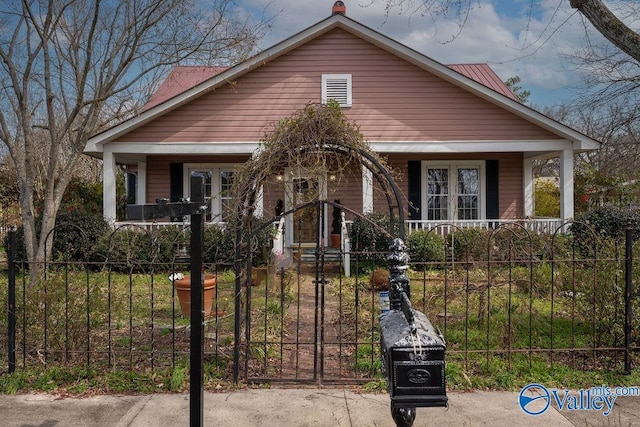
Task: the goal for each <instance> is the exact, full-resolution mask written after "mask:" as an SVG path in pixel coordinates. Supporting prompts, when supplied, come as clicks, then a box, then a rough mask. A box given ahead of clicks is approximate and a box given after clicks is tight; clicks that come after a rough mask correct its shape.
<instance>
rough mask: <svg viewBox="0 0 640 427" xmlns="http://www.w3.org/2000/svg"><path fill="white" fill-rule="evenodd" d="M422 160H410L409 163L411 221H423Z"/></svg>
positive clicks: (408, 179)
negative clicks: (421, 208) (421, 207)
mask: <svg viewBox="0 0 640 427" xmlns="http://www.w3.org/2000/svg"><path fill="white" fill-rule="evenodd" d="M421 164H422V162H420V160H409V161H408V162H407V181H408V189H407V190H408V193H409V194H408V196H409V219H414V220H415V219H422V217H421V213H420V206H421V197H422V183H421V182H420V177H421V173H420V168H421Z"/></svg>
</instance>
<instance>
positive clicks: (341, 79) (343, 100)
mask: <svg viewBox="0 0 640 427" xmlns="http://www.w3.org/2000/svg"><path fill="white" fill-rule="evenodd" d="M332 99H333V100H335V101H338V104H340V106H341V107H351V74H323V75H322V103H323V104H326V103H327V102H328V101H329V100H332Z"/></svg>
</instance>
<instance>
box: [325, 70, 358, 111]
mask: <svg viewBox="0 0 640 427" xmlns="http://www.w3.org/2000/svg"><path fill="white" fill-rule="evenodd" d="M329 80H346V83H347V88H346V90H347V93H346V96H347V102H346V104H344V103H340V106H341V107H351V105H352V103H353V97H352V83H351V81H352V78H351V74H323V75H322V103H323V104H327V102H328V101H329V99H328V96H327V82H328V81H329Z"/></svg>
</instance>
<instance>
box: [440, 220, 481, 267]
mask: <svg viewBox="0 0 640 427" xmlns="http://www.w3.org/2000/svg"><path fill="white" fill-rule="evenodd" d="M488 236H489V231H488V230H483V229H480V228H462V229H456V230H453V231H452V232H450V233H449V234H447V239H446V240H447V247H449V248H452V249H453V257H454V260H455V261H465V262H466V261H469V262H471V261H478V260H482V259H486V257H487V239H488Z"/></svg>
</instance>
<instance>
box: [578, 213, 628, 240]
mask: <svg viewBox="0 0 640 427" xmlns="http://www.w3.org/2000/svg"><path fill="white" fill-rule="evenodd" d="M627 227H631V229H633V232H634V238H636V239H637V238H639V237H640V212H634V211H631V210H629V209H622V208H619V207H616V206H604V207H602V208H599V209H594V210H592V211H589V212H587V213H585V214H583V215H580V216H579V217H577V218H576V222H574V223H573V224H571V226H570V230H571V232H572V233H573V234H574V235H575V236H576V239H578V240H579V241H580V242H588V241H590V240H593V237H592V233H591V230H593V232H595V233H597V234H598V235H600V236H602V237H612V238H614V239H619V240H622V239H624V233H625V230H626V229H627Z"/></svg>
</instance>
